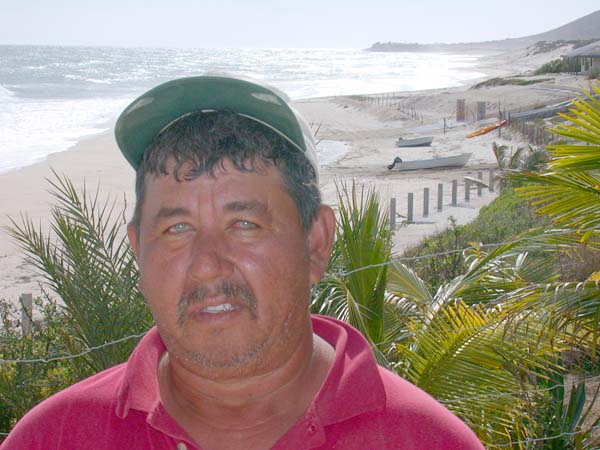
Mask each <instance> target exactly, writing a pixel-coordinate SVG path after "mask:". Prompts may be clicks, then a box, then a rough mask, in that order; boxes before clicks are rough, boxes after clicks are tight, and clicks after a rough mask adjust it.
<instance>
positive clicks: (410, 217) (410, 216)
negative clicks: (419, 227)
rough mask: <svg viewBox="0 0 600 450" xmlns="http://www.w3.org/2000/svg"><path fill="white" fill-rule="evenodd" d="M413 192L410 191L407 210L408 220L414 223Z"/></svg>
mask: <svg viewBox="0 0 600 450" xmlns="http://www.w3.org/2000/svg"><path fill="white" fill-rule="evenodd" d="M413 200H414V198H413V193H412V192H409V193H408V210H407V212H406V221H407V222H408V223H412V222H413Z"/></svg>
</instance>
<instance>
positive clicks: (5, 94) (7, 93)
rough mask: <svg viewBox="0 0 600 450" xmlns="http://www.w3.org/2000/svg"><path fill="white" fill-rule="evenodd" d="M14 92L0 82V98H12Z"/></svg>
mask: <svg viewBox="0 0 600 450" xmlns="http://www.w3.org/2000/svg"><path fill="white" fill-rule="evenodd" d="M14 96H15V93H14V92H13V91H11V90H10V89H8V88H5V87H4V86H2V85H1V84H0V100H2V99H9V98H13V97H14Z"/></svg>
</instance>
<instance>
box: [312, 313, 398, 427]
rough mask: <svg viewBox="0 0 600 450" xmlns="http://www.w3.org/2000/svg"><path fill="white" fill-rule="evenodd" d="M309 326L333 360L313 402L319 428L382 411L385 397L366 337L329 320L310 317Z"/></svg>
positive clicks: (343, 324) (328, 318)
mask: <svg viewBox="0 0 600 450" xmlns="http://www.w3.org/2000/svg"><path fill="white" fill-rule="evenodd" d="M312 324H313V330H314V332H315V333H316V334H317V335H319V336H320V337H322V338H323V339H324V340H325V341H327V342H329V343H330V344H331V345H332V346H333V347H334V348H335V360H334V362H333V364H332V366H331V369H330V370H329V374H328V375H327V377H326V379H325V383H324V384H323V386H321V389H320V390H319V392H318V393H317V396H316V397H315V401H314V403H313V404H314V407H315V409H316V412H317V414H318V416H319V418H320V420H321V423H322V425H330V424H333V423H337V422H342V421H344V420H347V419H350V418H351V417H355V416H358V415H360V414H364V413H366V412H369V411H374V410H379V409H383V408H384V407H385V403H386V395H385V389H384V386H383V382H382V381H381V376H380V375H379V370H380V368H379V367H378V366H377V362H376V360H375V356H374V355H373V352H372V350H371V347H370V345H369V344H368V343H367V341H366V340H365V338H364V337H363V336H362V335H361V334H360V333H359V332H358V331H357V330H356V329H354V328H353V327H351V326H349V325H348V324H346V323H344V322H341V321H339V320H336V319H333V318H331V317H324V316H312Z"/></svg>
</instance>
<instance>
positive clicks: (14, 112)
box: [0, 99, 127, 173]
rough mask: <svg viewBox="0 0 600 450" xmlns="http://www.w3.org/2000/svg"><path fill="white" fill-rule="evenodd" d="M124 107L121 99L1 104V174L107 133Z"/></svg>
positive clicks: (125, 101)
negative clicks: (85, 139) (98, 134)
mask: <svg viewBox="0 0 600 450" xmlns="http://www.w3.org/2000/svg"><path fill="white" fill-rule="evenodd" d="M126 104H127V100H123V99H85V100H68V101H58V100H46V101H39V100H38V101H27V102H25V101H14V102H6V103H2V104H0V173H2V172H7V171H9V170H14V169H17V168H20V167H24V166H27V165H30V164H34V163H36V162H39V161H42V160H44V159H45V158H46V157H47V156H48V155H49V154H51V153H56V152H60V151H64V150H66V149H68V148H69V147H71V146H73V145H75V144H76V143H77V141H79V140H80V139H81V138H83V137H86V136H90V135H93V134H96V133H100V132H102V131H104V130H106V129H108V128H109V124H110V123H111V121H112V120H113V119H114V117H115V116H116V115H117V114H118V112H119V111H120V110H122V109H123V108H124V107H125V106H126Z"/></svg>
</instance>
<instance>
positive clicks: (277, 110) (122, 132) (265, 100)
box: [115, 76, 318, 170]
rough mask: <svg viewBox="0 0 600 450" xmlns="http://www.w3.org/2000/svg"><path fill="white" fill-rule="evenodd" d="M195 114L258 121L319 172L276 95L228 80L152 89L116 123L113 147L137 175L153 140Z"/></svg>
mask: <svg viewBox="0 0 600 450" xmlns="http://www.w3.org/2000/svg"><path fill="white" fill-rule="evenodd" d="M199 111H230V112H234V113H237V114H240V115H242V116H246V117H248V118H250V119H253V120H256V121H258V122H260V123H262V124H264V125H265V126H267V127H269V128H270V129H272V130H273V131H275V132H276V133H278V134H279V135H281V136H282V137H284V138H285V139H286V140H287V141H289V142H290V143H291V144H292V145H294V147H296V148H297V149H298V150H299V151H301V152H303V153H305V155H306V157H307V158H308V159H309V160H310V161H311V163H312V164H313V165H314V166H315V170H318V166H317V165H316V164H317V162H316V160H315V155H314V149H313V148H312V146H313V144H312V142H307V140H305V138H304V134H303V129H302V124H301V121H302V120H299V118H298V117H297V116H296V114H295V112H294V111H293V110H292V108H290V106H289V105H288V103H287V101H286V100H285V99H284V98H283V97H282V96H281V95H278V94H277V93H276V92H275V91H274V90H271V89H268V88H267V87H264V86H262V85H260V84H257V83H252V82H249V81H246V80H243V79H239V78H232V77H224V76H198V77H189V78H181V79H177V80H173V81H169V82H166V83H164V84H161V85H159V86H157V87H155V88H154V89H151V90H150V91H148V92H146V93H145V94H143V95H142V96H140V97H138V98H137V99H136V100H134V101H133V102H132V103H131V104H130V105H129V106H128V107H127V108H126V109H125V110H124V111H123V113H121V115H120V116H119V118H118V119H117V123H116V125H115V137H116V140H117V144H118V145H119V148H120V149H121V151H122V152H123V155H124V156H125V158H126V159H127V161H129V163H130V164H131V165H132V166H133V168H134V169H136V170H137V168H138V167H139V165H140V163H141V161H142V157H143V155H144V152H145V151H146V149H147V148H148V146H149V145H150V143H151V142H152V140H153V139H154V137H155V136H156V135H158V134H159V133H160V132H161V131H162V130H163V129H165V128H166V127H167V126H168V125H169V124H171V123H172V122H174V121H176V120H177V119H179V118H181V117H183V116H185V115H188V114H191V113H193V112H199ZM309 147H310V148H309Z"/></svg>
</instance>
